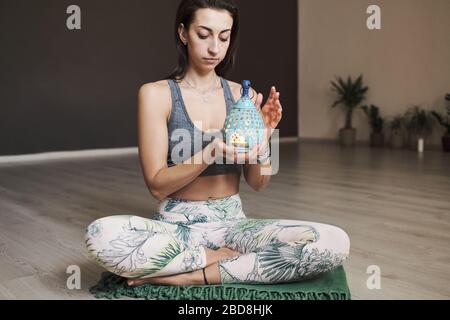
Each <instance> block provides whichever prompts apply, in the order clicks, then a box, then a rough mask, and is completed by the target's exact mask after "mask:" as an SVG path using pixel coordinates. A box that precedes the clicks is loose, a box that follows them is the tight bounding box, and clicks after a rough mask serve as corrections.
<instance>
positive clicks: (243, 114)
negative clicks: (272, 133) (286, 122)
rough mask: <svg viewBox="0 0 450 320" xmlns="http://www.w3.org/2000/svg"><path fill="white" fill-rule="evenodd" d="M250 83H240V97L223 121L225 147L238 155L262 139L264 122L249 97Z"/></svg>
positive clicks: (244, 81)
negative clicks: (228, 146)
mask: <svg viewBox="0 0 450 320" xmlns="http://www.w3.org/2000/svg"><path fill="white" fill-rule="evenodd" d="M249 92H250V81H249V80H243V81H242V96H241V98H240V99H239V100H238V101H237V102H236V104H235V105H234V106H233V109H232V110H231V112H230V113H229V115H228V116H227V118H226V119H225V124H224V127H223V131H224V134H225V140H226V144H227V145H231V146H234V147H235V148H236V149H237V151H238V152H239V153H244V152H248V151H250V150H251V149H252V148H253V147H254V146H255V145H256V144H259V143H261V142H262V141H263V139H264V128H265V125H264V120H263V117H262V114H261V111H260V110H258V109H256V106H255V104H254V103H253V101H252V100H251V99H250V97H249Z"/></svg>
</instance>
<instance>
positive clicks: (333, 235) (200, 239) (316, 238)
mask: <svg viewBox="0 0 450 320" xmlns="http://www.w3.org/2000/svg"><path fill="white" fill-rule="evenodd" d="M85 241H86V246H87V249H88V253H89V257H90V258H91V259H92V260H94V261H96V262H97V263H98V264H100V265H101V266H102V267H104V268H105V269H106V270H108V271H110V272H113V273H115V274H117V275H120V276H123V277H127V278H147V277H157V276H168V275H174V274H179V273H185V272H190V271H194V270H198V269H201V268H203V267H205V266H206V256H205V250H204V248H206V247H207V248H210V249H218V248H220V247H228V248H230V249H232V250H235V251H239V252H241V253H242V255H241V256H238V257H234V258H229V259H226V260H222V261H220V262H219V263H218V264H219V271H220V278H221V282H222V283H224V284H225V283H281V282H291V281H299V280H304V279H308V278H311V277H315V276H317V275H319V274H321V273H323V272H326V271H329V270H331V269H333V268H336V267H338V266H340V265H341V264H342V263H343V262H344V260H345V259H346V258H347V257H348V255H349V250H350V241H349V237H348V236H347V234H346V233H345V231H343V230H342V229H340V228H338V227H336V226H333V225H327V224H321V223H315V222H306V221H298V220H279V219H248V218H247V217H246V216H245V214H244V212H243V210H242V202H241V198H240V196H239V194H235V195H232V196H228V197H224V198H221V199H212V200H202V201H192V200H183V199H177V198H166V199H164V200H163V201H161V202H160V203H159V210H158V212H157V213H156V214H155V215H154V216H153V217H152V219H148V218H142V217H139V216H135V215H116V216H109V217H105V218H101V219H98V220H96V221H94V222H93V223H91V224H90V225H89V226H88V228H87V232H86V236H85Z"/></svg>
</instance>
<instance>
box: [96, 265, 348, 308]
mask: <svg viewBox="0 0 450 320" xmlns="http://www.w3.org/2000/svg"><path fill="white" fill-rule="evenodd" d="M89 291H90V292H91V293H92V294H93V295H94V296H95V297H96V298H108V299H117V298H121V297H132V298H144V299H148V300H152V299H156V300H350V299H351V295H350V290H349V288H348V285H347V278H346V276H345V271H344V268H343V267H342V266H340V267H338V268H336V269H334V270H332V271H329V272H327V273H324V274H322V275H320V276H319V277H317V278H315V279H310V280H305V281H301V282H293V283H283V284H269V285H267V284H227V285H208V286H201V285H195V286H163V285H154V284H145V285H141V286H136V287H130V286H128V285H127V283H126V281H125V279H124V278H122V277H119V276H117V275H115V274H113V273H111V272H103V273H102V277H101V279H100V281H99V282H98V283H97V284H96V285H95V286H93V287H91V288H90V289H89Z"/></svg>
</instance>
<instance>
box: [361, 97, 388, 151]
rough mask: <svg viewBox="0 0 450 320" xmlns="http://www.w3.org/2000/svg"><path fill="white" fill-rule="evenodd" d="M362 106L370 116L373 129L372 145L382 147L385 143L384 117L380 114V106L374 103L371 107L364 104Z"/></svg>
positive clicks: (371, 135)
mask: <svg viewBox="0 0 450 320" xmlns="http://www.w3.org/2000/svg"><path fill="white" fill-rule="evenodd" d="M361 108H362V109H363V111H364V113H365V114H366V115H367V117H368V118H369V124H370V127H371V129H372V132H371V133H370V146H371V147H382V146H383V145H384V133H383V125H384V119H383V118H382V117H381V116H380V108H378V107H377V106H376V105H373V104H371V105H370V107H369V106H362V107H361Z"/></svg>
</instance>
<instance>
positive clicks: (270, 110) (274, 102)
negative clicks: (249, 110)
mask: <svg viewBox="0 0 450 320" xmlns="http://www.w3.org/2000/svg"><path fill="white" fill-rule="evenodd" d="M263 98H264V97H263V95H262V94H261V93H258V95H257V97H256V102H255V105H256V108H257V109H259V110H261V114H262V116H263V120H264V125H265V127H266V130H267V131H268V137H270V136H271V135H272V133H273V131H274V129H275V128H276V127H277V126H278V124H279V123H280V120H281V117H282V112H283V108H282V107H281V103H280V93H279V92H277V90H276V88H275V86H273V87H272V88H271V89H270V93H269V98H267V101H266V104H265V105H264V106H263V107H262V108H261V104H262V101H263Z"/></svg>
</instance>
